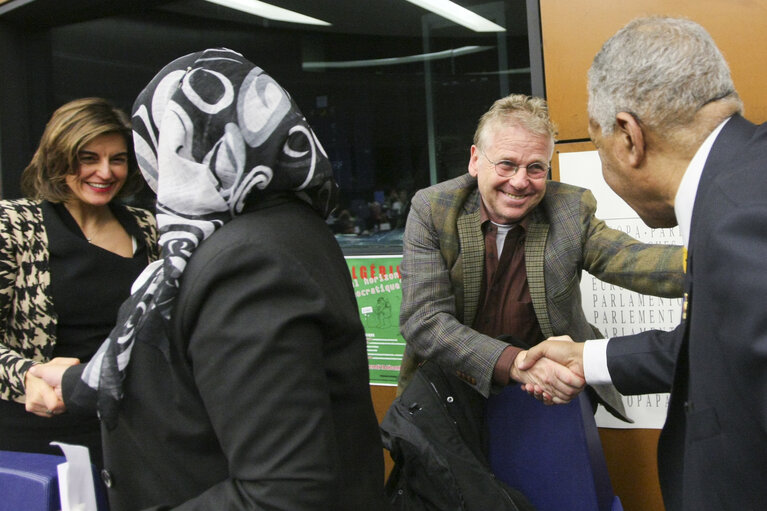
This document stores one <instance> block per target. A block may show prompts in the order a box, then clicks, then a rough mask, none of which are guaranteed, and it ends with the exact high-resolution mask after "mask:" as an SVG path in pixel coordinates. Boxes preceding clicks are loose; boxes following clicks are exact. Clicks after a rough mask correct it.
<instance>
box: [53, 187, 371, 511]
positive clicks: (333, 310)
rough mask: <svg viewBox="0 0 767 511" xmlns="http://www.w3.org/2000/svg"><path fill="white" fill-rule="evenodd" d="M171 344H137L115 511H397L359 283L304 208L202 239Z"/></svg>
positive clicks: (276, 210) (123, 415) (114, 471)
mask: <svg viewBox="0 0 767 511" xmlns="http://www.w3.org/2000/svg"><path fill="white" fill-rule="evenodd" d="M170 339H171V346H170V352H169V353H162V352H161V351H160V350H159V349H158V348H156V347H155V346H152V345H151V344H150V343H148V342H137V343H136V344H135V345H134V347H133V353H132V356H131V363H130V365H129V368H128V374H127V376H126V381H125V386H124V389H125V397H124V399H123V401H122V403H121V409H120V412H119V415H118V425H117V427H116V428H115V429H114V430H112V431H107V430H106V429H105V430H104V438H103V441H104V453H105V467H106V470H107V471H108V473H109V476H110V483H111V488H109V498H110V505H111V509H112V510H113V511H125V510H133V509H168V508H171V507H172V508H173V509H176V508H178V509H184V510H192V509H194V510H205V511H211V510H219V509H221V510H238V509H253V510H255V509H270V510H272V509H274V510H277V509H280V510H286V511H297V510H301V511H328V510H339V511H359V510H366V511H367V510H379V509H383V508H384V500H383V482H384V471H383V447H382V444H381V441H380V436H379V430H378V423H377V421H376V417H375V414H374V411H373V406H372V401H371V397H370V389H369V385H368V368H367V367H368V366H367V353H366V345H365V335H364V331H363V327H362V324H361V322H360V319H359V314H358V309H357V303H356V300H355V297H354V292H353V289H352V285H351V280H350V278H349V271H348V268H347V266H346V263H345V262H344V259H343V255H342V254H341V251H340V249H339V247H338V244H337V243H336V241H335V239H334V238H333V236H332V234H331V233H330V231H329V229H328V228H327V226H326V225H325V223H324V222H323V220H322V219H321V218H320V217H319V216H318V215H317V214H316V213H314V212H313V211H312V210H311V209H310V208H309V207H308V206H307V205H306V204H304V203H303V202H301V201H296V200H295V199H293V200H290V201H289V202H287V203H283V204H279V205H275V206H271V207H268V208H265V209H261V210H258V211H254V212H249V213H246V214H244V215H242V216H239V217H237V218H235V219H233V220H232V221H231V222H229V223H227V224H226V225H224V226H223V227H221V228H220V229H219V230H218V231H216V232H215V233H214V234H213V235H211V237H210V238H208V239H207V240H206V241H204V242H203V243H202V244H201V245H200V247H199V248H198V249H197V250H196V251H195V253H194V254H193V256H192V259H191V261H190V262H189V265H188V266H187V268H186V270H185V271H184V274H183V276H182V281H181V288H180V292H179V295H178V301H177V303H176V306H175V309H174V315H173V318H172V329H171V333H170ZM67 378H69V374H68V375H67ZM65 386H66V383H65ZM65 392H66V390H65Z"/></svg>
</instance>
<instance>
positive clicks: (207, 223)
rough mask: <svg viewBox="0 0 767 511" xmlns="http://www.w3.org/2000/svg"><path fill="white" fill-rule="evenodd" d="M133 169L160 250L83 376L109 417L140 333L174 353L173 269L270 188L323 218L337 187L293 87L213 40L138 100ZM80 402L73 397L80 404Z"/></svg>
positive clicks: (110, 420) (177, 272)
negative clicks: (213, 45) (145, 190)
mask: <svg viewBox="0 0 767 511" xmlns="http://www.w3.org/2000/svg"><path fill="white" fill-rule="evenodd" d="M133 141H134V145H135V148H136V156H137V158H138V163H139V167H140V168H141V172H142V173H143V175H144V178H145V179H146V181H147V182H148V183H149V186H150V187H152V189H153V190H154V191H155V192H156V193H157V224H158V227H159V231H160V239H159V244H160V247H161V258H160V259H159V260H158V261H155V262H154V263H151V264H150V265H149V266H147V267H146V269H145V270H144V271H143V272H142V273H141V275H140V276H139V277H138V278H137V279H136V282H134V284H133V292H132V294H131V296H130V297H129V298H128V299H127V300H126V301H125V302H124V303H123V305H122V306H121V307H120V311H119V313H118V317H117V323H116V326H115V328H114V329H113V330H112V332H111V333H110V334H109V337H108V338H107V339H106V341H104V343H103V344H102V345H101V347H100V348H99V350H98V352H97V353H96V354H95V355H94V357H93V358H92V360H91V361H90V363H89V364H88V366H87V367H86V368H85V370H84V372H83V375H82V383H84V384H85V385H86V386H87V388H88V389H89V390H88V391H87V392H86V394H81V395H80V396H78V391H77V390H75V393H74V394H73V396H72V399H73V400H74V402H75V404H80V405H85V406H87V404H90V403H86V401H87V400H88V399H91V397H86V395H87V396H93V395H94V393H93V391H95V392H96V393H97V396H98V397H97V404H98V410H99V414H100V416H101V419H102V420H103V421H104V422H105V424H106V425H107V427H108V428H109V429H112V428H113V427H114V425H115V424H116V417H117V406H118V404H119V401H120V399H121V398H122V382H123V380H124V378H125V371H126V367H127V366H128V362H129V361H130V354H131V349H132V347H133V344H134V343H135V342H145V343H149V344H152V345H154V346H156V347H158V348H159V349H160V350H161V351H162V352H163V353H164V354H165V356H166V358H167V357H168V356H169V340H168V337H167V332H168V322H169V320H170V315H171V311H172V309H173V305H174V302H175V299H176V296H177V294H178V289H179V278H180V277H181V274H182V273H183V271H184V268H185V267H186V264H187V262H188V261H189V259H190V258H191V256H192V253H193V252H194V250H195V249H196V248H197V247H198V246H199V245H200V243H201V242H202V241H203V240H205V239H206V238H207V237H208V236H210V235H211V234H212V233H213V232H214V231H215V230H216V229H218V228H219V227H221V226H222V225H224V224H225V223H226V222H228V221H229V220H231V219H232V218H233V217H235V216H237V215H239V214H241V213H242V212H243V207H244V206H245V204H246V203H248V204H253V203H257V202H258V201H259V200H261V199H262V198H263V197H265V196H271V195H273V194H275V193H286V192H290V193H294V194H295V195H296V196H298V197H299V198H301V199H303V200H305V201H306V202H308V203H309V204H310V205H311V206H312V207H313V208H314V209H315V210H316V211H317V213H318V214H320V215H322V216H323V217H326V216H327V215H328V214H329V213H330V211H331V210H332V208H333V207H334V205H335V199H336V191H337V187H336V184H335V182H334V181H333V174H332V168H331V166H330V163H329V161H328V159H327V156H326V155H325V152H324V150H323V148H322V146H321V145H320V143H319V141H318V140H317V138H316V137H315V135H314V132H312V130H311V128H310V127H309V125H308V124H307V123H306V119H304V117H303V115H302V114H301V112H300V111H299V109H298V107H296V105H295V103H294V102H293V100H292V99H291V97H290V95H289V94H288V93H287V92H286V91H285V90H283V89H282V87H280V86H279V85H278V84H277V82H275V81H274V80H273V79H272V78H271V77H270V76H269V75H267V74H266V73H264V71H263V70H261V69H260V68H259V67H257V66H255V65H253V64H252V63H251V62H249V61H247V60H246V59H245V58H243V56H242V55H240V54H239V53H236V52H234V51H231V50H228V49H225V48H219V49H209V50H205V51H202V52H199V53H194V54H190V55H186V56H184V57H181V58H179V59H176V60H174V61H173V62H171V63H170V64H168V65H167V66H165V67H164V68H163V69H162V70H161V71H160V72H159V73H158V74H157V76H155V77H154V79H152V81H151V82H149V85H147V87H146V88H145V89H144V90H143V91H142V92H141V94H140V95H139V96H138V98H137V99H136V102H135V103H134V105H133ZM78 399H80V402H78Z"/></svg>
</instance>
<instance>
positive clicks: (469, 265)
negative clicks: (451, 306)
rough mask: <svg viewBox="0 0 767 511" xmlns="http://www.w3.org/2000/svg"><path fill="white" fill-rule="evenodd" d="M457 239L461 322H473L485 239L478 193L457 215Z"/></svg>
mask: <svg viewBox="0 0 767 511" xmlns="http://www.w3.org/2000/svg"><path fill="white" fill-rule="evenodd" d="M457 224H458V239H459V240H460V244H461V257H462V258H463V261H462V264H463V284H464V288H463V324H464V325H471V324H473V323H474V316H475V315H476V314H477V306H478V305H479V293H480V291H481V289H482V273H483V271H484V268H485V239H484V237H483V236H482V228H481V225H480V221H479V193H475V194H474V196H473V197H471V198H470V200H468V201H467V202H466V208H465V210H464V213H463V214H461V215H460V216H459V217H458V222H457Z"/></svg>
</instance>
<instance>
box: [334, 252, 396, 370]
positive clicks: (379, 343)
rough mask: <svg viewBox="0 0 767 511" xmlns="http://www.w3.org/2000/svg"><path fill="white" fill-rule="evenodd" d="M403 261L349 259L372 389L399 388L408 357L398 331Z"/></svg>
mask: <svg viewBox="0 0 767 511" xmlns="http://www.w3.org/2000/svg"><path fill="white" fill-rule="evenodd" d="M401 261H402V256H401V255H396V256H347V257H346V264H347V265H348V266H349V273H350V275H351V278H352V286H353V287H354V295H355V296H356V297H357V306H358V307H359V312H360V318H361V319H362V324H363V326H364V327H365V336H366V337H367V351H368V368H369V370H370V384H371V385H397V378H398V376H399V369H400V365H401V363H402V355H403V354H404V353H405V339H404V338H403V337H402V335H401V334H400V331H399V307H400V304H401V303H402V287H401V285H402V279H401V276H400V268H399V267H400V262H401Z"/></svg>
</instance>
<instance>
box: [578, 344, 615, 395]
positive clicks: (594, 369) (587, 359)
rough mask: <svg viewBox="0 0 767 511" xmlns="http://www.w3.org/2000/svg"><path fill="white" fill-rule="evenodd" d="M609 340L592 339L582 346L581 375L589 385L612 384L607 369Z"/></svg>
mask: <svg viewBox="0 0 767 511" xmlns="http://www.w3.org/2000/svg"><path fill="white" fill-rule="evenodd" d="M609 341H610V340H609V339H594V340H591V341H586V342H585V343H584V345H583V375H584V377H585V378H586V383H588V384H589V385H601V384H605V383H610V384H611V383H612V379H611V378H610V370H609V369H608V368H607V343H608V342H609Z"/></svg>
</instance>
